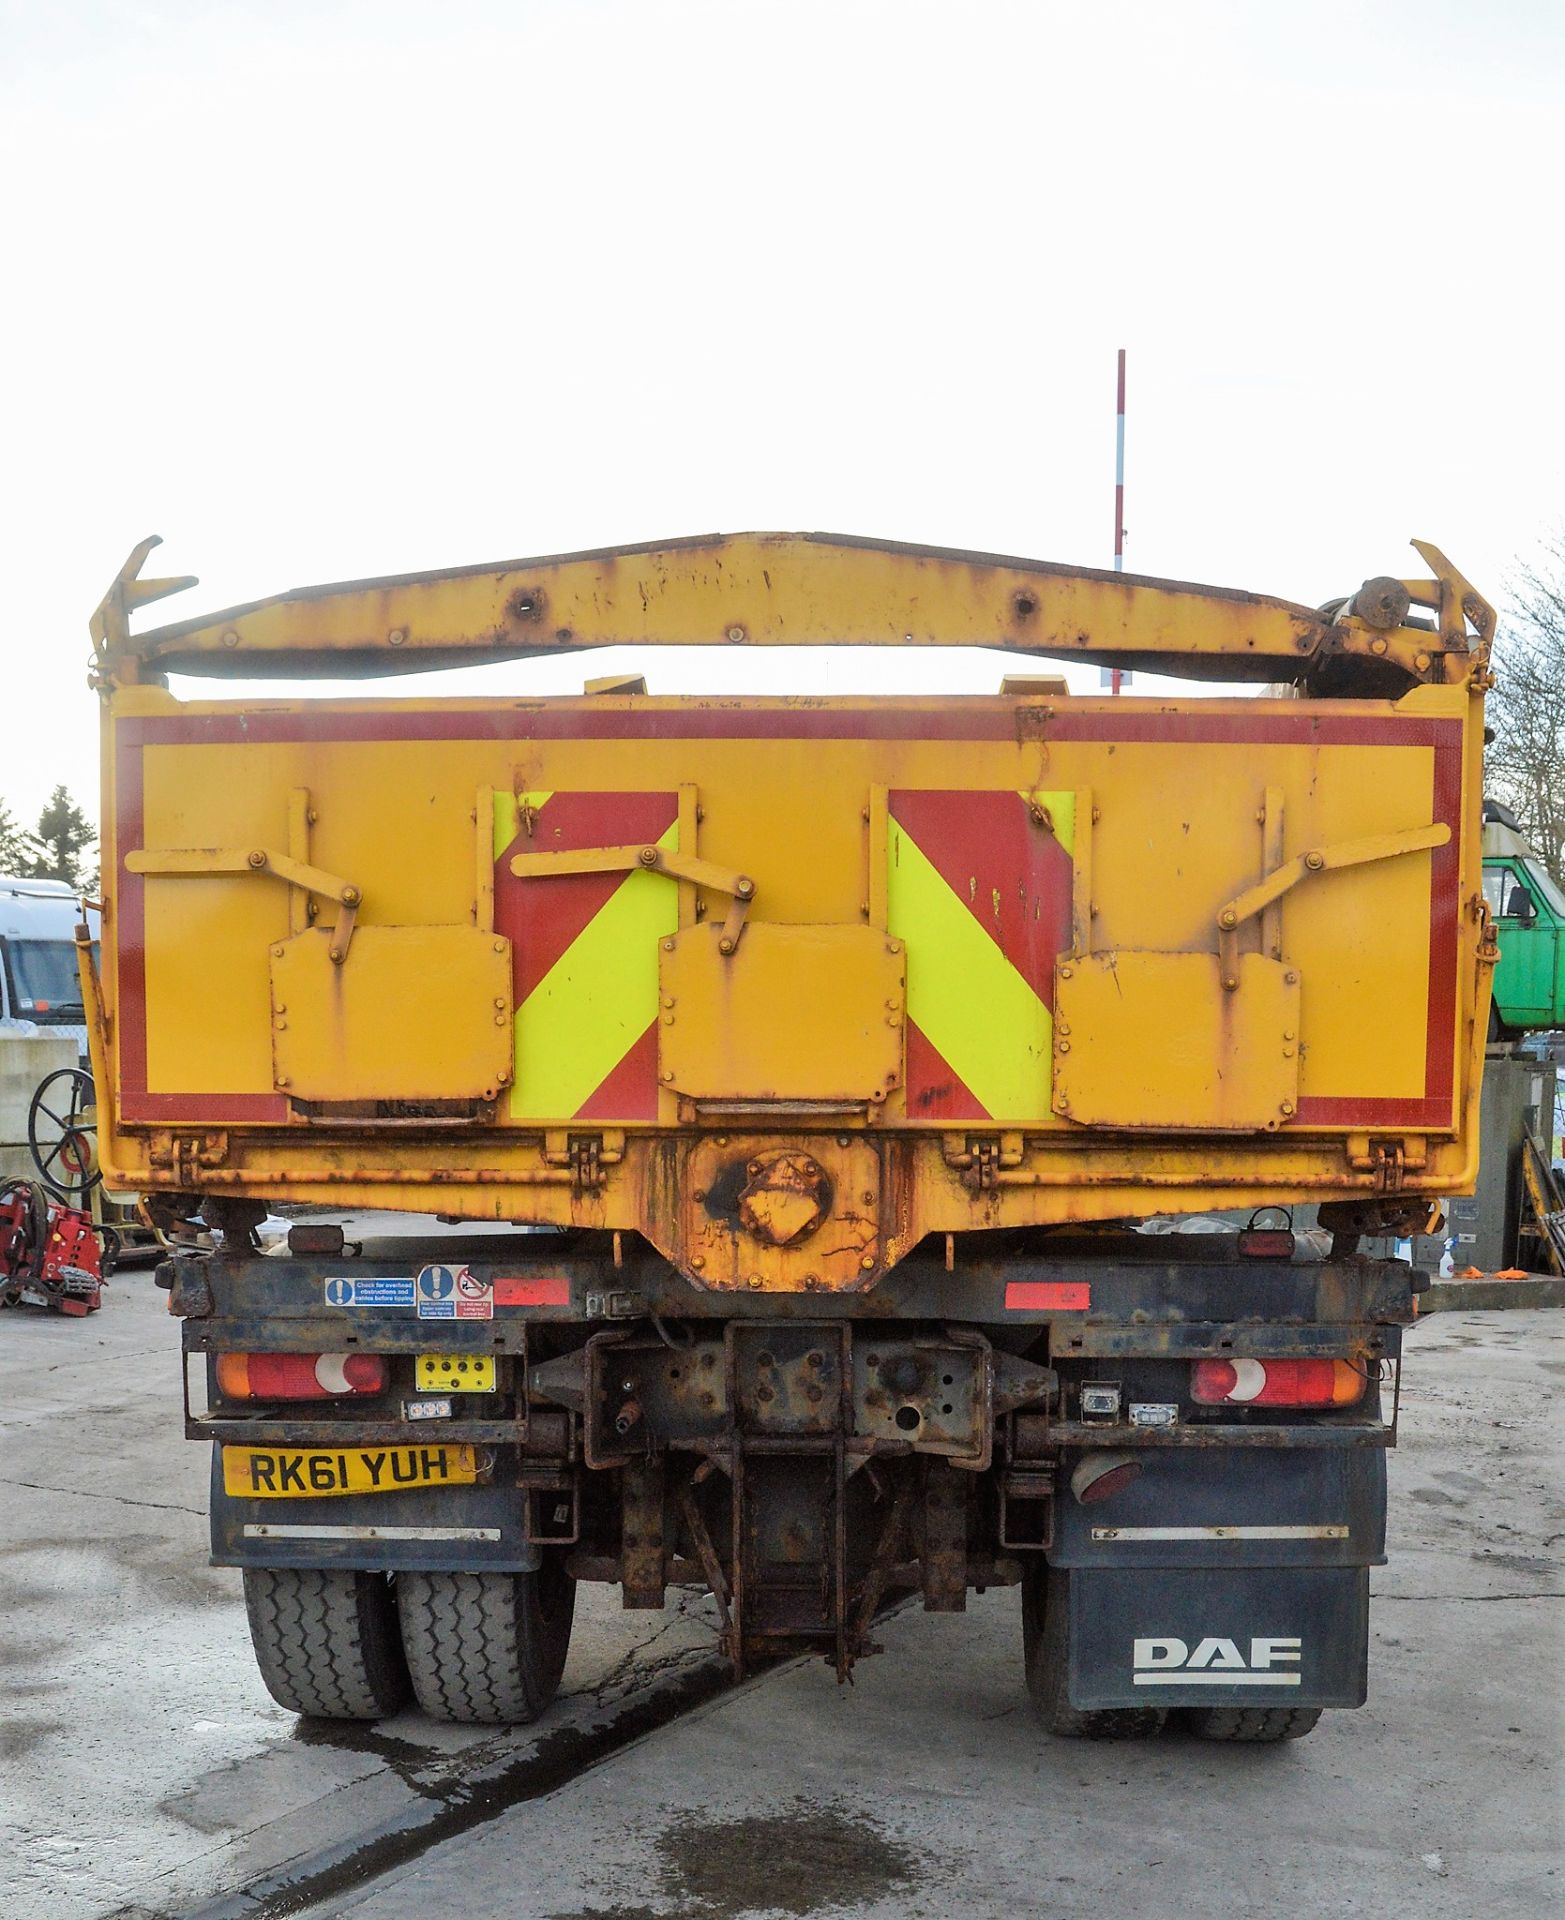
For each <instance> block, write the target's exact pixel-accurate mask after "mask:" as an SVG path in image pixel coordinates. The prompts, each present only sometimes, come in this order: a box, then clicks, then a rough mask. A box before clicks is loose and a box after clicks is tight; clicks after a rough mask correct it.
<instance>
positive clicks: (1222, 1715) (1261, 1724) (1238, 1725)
mask: <svg viewBox="0 0 1565 1920" xmlns="http://www.w3.org/2000/svg"><path fill="white" fill-rule="evenodd" d="M1321 1712H1322V1709H1321V1708H1320V1707H1195V1708H1192V1709H1191V1713H1190V1724H1191V1729H1192V1731H1193V1732H1195V1733H1196V1734H1198V1735H1199V1736H1200V1738H1201V1739H1203V1740H1234V1741H1241V1742H1246V1743H1248V1744H1250V1745H1254V1746H1261V1745H1270V1744H1272V1743H1274V1742H1276V1741H1279V1740H1302V1739H1303V1738H1304V1736H1305V1734H1307V1733H1308V1732H1309V1731H1310V1729H1311V1728H1312V1727H1313V1726H1314V1725H1315V1723H1316V1721H1317V1720H1319V1719H1320V1716H1321Z"/></svg>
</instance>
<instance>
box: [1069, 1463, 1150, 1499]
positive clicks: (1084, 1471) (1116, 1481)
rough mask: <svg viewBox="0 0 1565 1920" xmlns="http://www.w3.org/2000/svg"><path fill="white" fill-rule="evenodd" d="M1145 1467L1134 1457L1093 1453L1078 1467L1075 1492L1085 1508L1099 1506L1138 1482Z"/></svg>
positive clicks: (1072, 1484) (1074, 1485)
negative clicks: (1098, 1504) (1121, 1490)
mask: <svg viewBox="0 0 1565 1920" xmlns="http://www.w3.org/2000/svg"><path fill="white" fill-rule="evenodd" d="M1141 1465H1142V1463H1141V1462H1140V1461H1139V1460H1138V1459H1137V1458H1136V1456H1135V1455H1134V1454H1133V1453H1089V1454H1087V1455H1086V1456H1085V1457H1084V1458H1083V1459H1081V1460H1079V1461H1078V1462H1077V1463H1076V1469H1075V1471H1074V1472H1073V1473H1072V1474H1071V1492H1072V1493H1073V1494H1075V1496H1076V1498H1077V1499H1078V1500H1079V1501H1080V1502H1081V1504H1082V1505H1083V1506H1084V1507H1092V1506H1096V1505H1097V1503H1098V1502H1099V1501H1100V1500H1108V1499H1110V1498H1111V1497H1112V1496H1113V1495H1114V1494H1116V1493H1118V1492H1119V1491H1120V1489H1121V1488H1122V1487H1128V1486H1129V1485H1130V1483H1131V1481H1132V1480H1135V1479H1137V1478H1138V1477H1139V1475H1140V1473H1141Z"/></svg>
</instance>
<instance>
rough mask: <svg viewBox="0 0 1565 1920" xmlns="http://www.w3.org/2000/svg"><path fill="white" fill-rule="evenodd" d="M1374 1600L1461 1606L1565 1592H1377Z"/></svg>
mask: <svg viewBox="0 0 1565 1920" xmlns="http://www.w3.org/2000/svg"><path fill="white" fill-rule="evenodd" d="M1370 1599H1371V1600H1372V1601H1374V1602H1379V1601H1382V1600H1407V1601H1412V1602H1417V1601H1421V1600H1435V1601H1438V1602H1439V1603H1440V1605H1441V1606H1443V1607H1453V1606H1460V1605H1462V1604H1464V1603H1465V1602H1467V1601H1469V1600H1565V1592H1559V1593H1556V1592H1554V1591H1552V1590H1550V1591H1548V1592H1545V1593H1375V1594H1371V1595H1370Z"/></svg>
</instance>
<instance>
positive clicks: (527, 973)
mask: <svg viewBox="0 0 1565 1920" xmlns="http://www.w3.org/2000/svg"><path fill="white" fill-rule="evenodd" d="M678 814H679V795H678V794H677V793H556V794H552V795H551V796H550V797H549V799H547V800H546V801H545V802H544V803H543V805H542V806H541V807H540V808H539V809H538V810H537V812H536V813H535V814H534V815H533V830H532V832H531V833H530V834H529V833H526V832H521V833H518V834H517V836H516V838H515V839H514V840H513V841H512V842H511V844H510V845H509V846H508V847H507V848H506V849H505V852H504V853H502V854H501V856H500V858H499V859H498V860H497V861H496V862H495V889H494V929H495V932H496V933H498V934H501V935H503V936H504V937H505V938H506V939H507V940H509V941H510V942H511V952H512V956H513V960H512V966H513V973H514V984H513V991H514V993H515V996H516V1004H517V1006H520V1005H521V1004H522V1002H523V1001H524V1000H525V999H526V998H527V997H528V995H529V994H531V992H532V991H533V989H534V988H535V987H536V986H537V985H538V983H539V981H540V980H542V979H543V977H544V976H545V974H547V973H548V971H549V969H550V968H551V967H552V966H553V965H554V963H555V962H556V961H557V960H558V959H559V958H560V956H561V955H562V954H563V953H565V952H567V951H568V950H569V948H570V946H571V945H572V943H573V942H574V941H575V940H576V938H577V937H578V935H580V934H581V933H583V932H585V930H586V929H587V927H588V926H589V925H590V924H591V923H592V921H593V920H594V919H596V918H597V916H598V914H599V913H601V912H602V910H603V909H604V907H606V906H607V905H608V903H609V901H610V899H611V898H612V897H613V895H614V894H616V893H617V892H618V891H619V889H620V888H621V887H622V886H624V884H625V881H626V880H627V878H628V877H629V876H628V875H627V874H624V873H559V874H554V875H551V876H550V877H548V878H547V879H540V878H536V877H534V878H529V879H527V880H520V879H518V878H517V876H516V875H515V874H514V873H512V871H511V855H512V854H513V853H578V852H580V851H581V850H582V849H583V848H588V847H625V846H639V845H641V844H642V843H646V844H648V845H650V844H651V843H652V842H653V841H655V840H659V839H661V838H662V836H663V835H664V834H665V833H666V832H667V831H668V829H669V828H670V827H671V826H672V825H673V824H674V821H675V820H676V819H677V817H678ZM655 1084H656V1083H655V1082H654V1085H655ZM616 1117H619V1118H628V1117H629V1116H628V1115H620V1116H616ZM651 1117H652V1118H653V1119H656V1118H657V1108H656V1105H654V1107H653V1110H652V1115H651Z"/></svg>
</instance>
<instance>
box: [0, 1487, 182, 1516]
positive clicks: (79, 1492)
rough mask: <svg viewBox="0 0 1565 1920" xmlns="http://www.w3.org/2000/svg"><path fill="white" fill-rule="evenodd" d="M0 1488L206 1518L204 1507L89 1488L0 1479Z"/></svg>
mask: <svg viewBox="0 0 1565 1920" xmlns="http://www.w3.org/2000/svg"><path fill="white" fill-rule="evenodd" d="M0 1486H4V1487H25V1488H26V1489H27V1490H28V1492H29V1493H66V1494H70V1495H72V1496H73V1497H74V1498H75V1499H78V1500H110V1501H112V1502H113V1503H114V1505H115V1506H117V1507H156V1508H157V1510H158V1512H159V1513H190V1514H194V1515H195V1517H196V1519H198V1520H204V1519H205V1518H206V1509H205V1507H182V1506H178V1505H176V1504H175V1503H174V1502H173V1501H171V1500H132V1499H131V1498H130V1497H129V1496H128V1495H127V1494H123V1493H94V1492H93V1491H92V1490H91V1488H89V1487H47V1486H45V1485H44V1483H43V1482H42V1481H41V1480H6V1479H3V1478H0Z"/></svg>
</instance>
